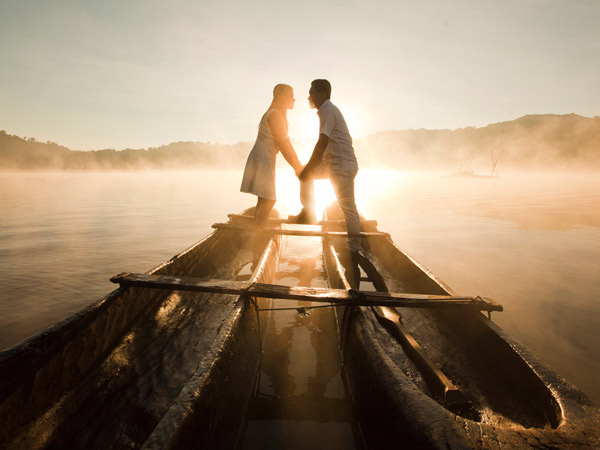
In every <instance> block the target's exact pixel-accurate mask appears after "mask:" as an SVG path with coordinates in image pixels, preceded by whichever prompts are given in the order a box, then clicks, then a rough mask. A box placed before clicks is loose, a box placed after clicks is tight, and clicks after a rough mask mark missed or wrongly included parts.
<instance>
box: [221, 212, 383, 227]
mask: <svg viewBox="0 0 600 450" xmlns="http://www.w3.org/2000/svg"><path fill="white" fill-rule="evenodd" d="M227 217H228V218H230V219H242V220H248V221H252V222H254V216H247V215H244V214H227ZM267 223H268V224H269V225H271V226H277V225H282V224H289V225H301V224H296V223H294V222H293V221H291V220H289V219H268V221H267ZM315 225H321V226H334V225H346V221H345V220H320V221H318V222H317V223H316V224H315ZM361 225H366V226H374V227H376V226H377V221H376V220H361Z"/></svg>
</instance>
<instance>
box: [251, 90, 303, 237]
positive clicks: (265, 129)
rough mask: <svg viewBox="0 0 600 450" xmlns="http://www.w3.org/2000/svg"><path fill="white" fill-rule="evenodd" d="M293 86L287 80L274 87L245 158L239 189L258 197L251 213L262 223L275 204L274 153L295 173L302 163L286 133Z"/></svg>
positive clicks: (292, 97) (293, 99)
mask: <svg viewBox="0 0 600 450" xmlns="http://www.w3.org/2000/svg"><path fill="white" fill-rule="evenodd" d="M295 101H296V99H295V98H294V90H293V89H292V87H291V86H288V85H287V84H278V85H277V86H275V88H274V89H273V101H272V102H271V106H269V109H268V110H267V112H266V113H265V114H264V115H263V117H262V119H261V121H260V124H259V125H258V137H257V138H256V142H255V144H254V147H253V148H252V151H251V152H250V155H249V156H248V161H247V162H246V169H245V170H244V177H243V178H242V187H241V188H240V191H242V192H247V193H249V194H254V195H256V196H257V197H258V200H257V202H256V210H255V212H254V217H255V220H256V223H257V224H261V225H262V224H264V223H265V222H266V221H267V219H268V218H269V215H270V214H271V210H272V209H273V206H274V205H275V200H276V196H275V160H276V157H277V153H278V152H279V151H281V154H282V155H283V157H284V158H285V160H286V161H287V162H288V163H289V164H290V166H292V167H293V168H294V171H295V172H296V175H298V174H299V173H300V172H301V171H302V164H300V160H299V159H298V156H297V155H296V152H295V151H294V148H293V147H292V143H291V142H290V139H289V137H288V124H287V110H288V109H292V108H293V107H294V102H295Z"/></svg>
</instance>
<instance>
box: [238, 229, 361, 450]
mask: <svg viewBox="0 0 600 450" xmlns="http://www.w3.org/2000/svg"><path fill="white" fill-rule="evenodd" d="M286 242H287V245H286V246H285V247H286V248H285V249H284V253H283V255H282V258H281V259H280V262H279V266H278V269H277V273H276V274H275V280H276V282H277V283H279V284H284V285H288V286H313V287H327V281H326V278H325V274H324V273H323V264H322V257H321V242H320V239H319V238H298V237H291V238H288V239H287V240H286ZM317 305H318V304H313V303H312V302H296V301H285V300H282V301H278V302H276V303H275V306H274V307H275V308H297V307H299V306H304V307H307V306H317ZM261 314H266V315H267V317H268V319H267V320H268V322H267V323H268V326H267V328H266V329H265V330H262V332H263V336H264V344H263V358H262V362H261V367H260V371H259V378H258V382H257V388H256V392H255V394H254V397H253V398H252V399H251V401H250V406H249V411H248V416H247V423H246V425H245V430H244V437H243V443H242V444H241V447H242V448H244V449H280V448H290V449H314V448H336V449H355V448H362V447H361V444H360V437H358V436H359V434H358V432H357V426H356V419H355V414H354V412H353V409H352V404H351V401H350V398H349V396H348V394H347V391H346V389H345V386H344V383H343V381H342V373H341V361H340V353H339V348H338V341H337V337H336V336H337V333H336V330H335V319H334V315H333V312H332V310H331V308H316V309H313V310H310V311H309V313H308V314H307V315H304V314H300V313H298V311H296V310H295V309H291V310H271V311H263V312H261ZM356 441H358V444H357V443H356Z"/></svg>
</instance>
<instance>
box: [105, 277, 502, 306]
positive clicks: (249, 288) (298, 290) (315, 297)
mask: <svg viewBox="0 0 600 450" xmlns="http://www.w3.org/2000/svg"><path fill="white" fill-rule="evenodd" d="M110 281H112V282H113V283H116V284H120V285H121V286H137V287H146V288H155V289H172V290H182V291H197V292H215V293H221V294H235V295H244V294H245V295H251V296H254V297H264V298H273V299H283V300H300V301H312V302H322V303H341V304H345V305H357V306H377V305H380V306H396V307H404V308H407V307H408V308H461V309H470V310H476V311H502V306H501V305H498V304H497V303H495V302H493V301H492V300H491V299H487V298H482V297H458V296H449V295H424V294H406V293H396V292H371V291H355V290H344V289H327V288H315V287H302V286H283V285H277V284H266V283H250V282H244V281H226V280H212V279H204V278H191V277H173V276H158V275H146V274H142V273H131V272H124V273H121V274H119V275H116V276H114V277H112V278H111V279H110Z"/></svg>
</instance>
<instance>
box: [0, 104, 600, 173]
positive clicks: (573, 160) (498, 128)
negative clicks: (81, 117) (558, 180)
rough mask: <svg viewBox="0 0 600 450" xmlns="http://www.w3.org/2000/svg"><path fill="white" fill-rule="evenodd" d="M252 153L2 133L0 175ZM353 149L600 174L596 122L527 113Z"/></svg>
mask: <svg viewBox="0 0 600 450" xmlns="http://www.w3.org/2000/svg"><path fill="white" fill-rule="evenodd" d="M303 144H304V145H306V143H303ZM310 144H312V145H314V144H313V143H309V145H310ZM251 147H252V142H240V143H238V144H235V145H221V144H211V143H202V142H175V143H172V144H169V145H164V146H162V147H157V148H148V149H140V150H132V149H126V150H119V151H117V150H112V149H107V150H96V151H75V150H70V149H68V148H66V147H63V146H60V145H58V144H56V143H53V142H46V143H41V142H37V141H36V140H35V139H33V138H29V139H24V138H20V137H18V136H12V135H10V134H7V133H6V132H5V131H0V169H1V170H46V169H49V170H90V169H94V170H130V169H131V170H139V169H184V168H233V169H240V170H241V169H243V167H244V163H245V160H246V157H247V156H248V152H249V151H250V149H251ZM354 147H355V149H356V153H357V156H358V160H359V164H360V166H361V167H377V166H383V167H387V168H398V169H417V170H422V169H441V170H446V171H461V170H475V171H478V172H481V173H485V172H490V171H491V169H492V167H493V165H494V164H495V165H496V168H497V170H499V171H500V170H502V169H505V168H510V169H515V168H517V169H518V168H521V169H533V170H546V169H600V117H594V118H587V117H582V116H578V115H575V114H567V115H550V114H546V115H528V116H524V117H521V118H519V119H516V120H513V121H510V122H501V123H495V124H492V125H488V126H486V127H481V128H473V127H468V128H460V129H456V130H426V129H420V130H405V131H385V132H380V133H376V134H372V135H369V136H366V137H364V138H361V139H356V140H355V143H354ZM280 159H282V158H280Z"/></svg>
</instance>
